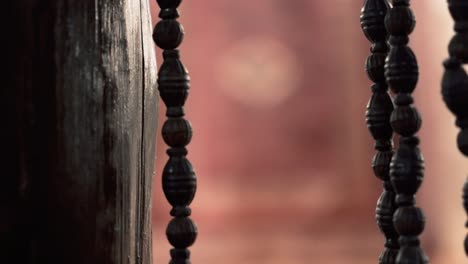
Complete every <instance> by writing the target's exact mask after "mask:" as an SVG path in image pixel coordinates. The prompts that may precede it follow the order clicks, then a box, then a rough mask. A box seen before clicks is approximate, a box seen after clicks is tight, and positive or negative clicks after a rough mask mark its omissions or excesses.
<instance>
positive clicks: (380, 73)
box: [366, 53, 387, 82]
mask: <svg viewBox="0 0 468 264" xmlns="http://www.w3.org/2000/svg"><path fill="white" fill-rule="evenodd" d="M386 56H387V55H386V53H374V54H371V55H369V57H368V58H367V61H366V71H367V76H369V79H371V80H372V81H373V82H385V74H384V72H385V70H384V65H385V57H386Z"/></svg>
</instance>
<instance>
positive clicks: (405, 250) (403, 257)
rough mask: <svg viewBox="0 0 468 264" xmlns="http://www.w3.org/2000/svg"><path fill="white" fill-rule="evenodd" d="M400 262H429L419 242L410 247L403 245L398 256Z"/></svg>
mask: <svg viewBox="0 0 468 264" xmlns="http://www.w3.org/2000/svg"><path fill="white" fill-rule="evenodd" d="M400 243H401V242H400ZM396 263H398V264H427V263H429V260H428V258H427V257H426V255H425V254H424V252H423V251H422V250H421V248H420V247H419V243H417V245H413V246H410V247H402V248H401V249H400V252H399V253H398V256H397V261H396Z"/></svg>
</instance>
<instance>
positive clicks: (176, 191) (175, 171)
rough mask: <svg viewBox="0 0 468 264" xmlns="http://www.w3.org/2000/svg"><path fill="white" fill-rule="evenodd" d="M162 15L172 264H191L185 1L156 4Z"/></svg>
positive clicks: (158, 38) (158, 29) (165, 180)
mask: <svg viewBox="0 0 468 264" xmlns="http://www.w3.org/2000/svg"><path fill="white" fill-rule="evenodd" d="M157 2H158V4H159V7H160V8H161V12H160V13H159V17H160V18H161V19H162V20H160V21H159V22H158V23H157V24H156V26H155V28H154V33H153V39H154V41H155V43H156V45H157V46H158V47H160V48H161V49H163V50H164V51H163V59H164V61H163V63H162V65H161V67H160V69H159V73H158V85H159V92H160V96H161V99H162V100H163V101H164V103H165V105H166V107H167V111H166V116H167V118H168V119H167V120H166V121H165V123H164V125H163V128H162V135H163V139H164V141H165V142H166V144H167V145H168V146H169V149H168V150H167V154H168V155H169V160H168V161H167V163H166V166H165V167H164V170H163V176H162V184H163V190H164V194H165V196H166V198H167V200H168V201H169V203H170V204H171V205H172V207H173V208H172V210H171V215H172V216H173V218H172V220H171V221H170V223H169V225H168V227H167V230H166V235H167V239H168V240H169V242H170V243H171V245H172V246H173V247H174V248H173V249H172V250H171V262H170V263H171V264H189V263H190V251H189V250H188V247H190V246H191V245H192V244H193V243H194V242H195V240H196V237H197V233H198V231H197V227H196V225H195V223H194V222H193V221H192V219H191V218H190V217H189V216H190V214H191V209H190V208H189V205H190V203H191V202H192V200H193V198H194V196H195V191H196V186H197V184H196V177H195V172H194V170H193V168H192V165H191V164H190V162H189V161H188V159H187V157H186V156H187V149H186V146H187V145H188V144H189V143H190V140H191V138H192V127H191V125H190V123H189V122H188V121H187V120H186V119H185V118H184V115H185V113H184V104H185V101H186V99H187V96H188V89H189V87H190V84H189V81H190V78H189V76H188V72H187V70H186V69H185V67H184V65H183V64H182V62H181V61H180V56H179V50H178V49H177V48H178V47H179V45H180V44H181V43H182V40H183V37H184V30H183V27H182V25H181V24H180V23H179V22H178V21H177V20H176V19H177V18H178V17H179V13H178V10H177V8H178V7H179V5H180V3H181V2H182V0H157Z"/></svg>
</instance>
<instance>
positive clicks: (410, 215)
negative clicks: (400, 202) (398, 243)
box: [393, 206, 426, 236]
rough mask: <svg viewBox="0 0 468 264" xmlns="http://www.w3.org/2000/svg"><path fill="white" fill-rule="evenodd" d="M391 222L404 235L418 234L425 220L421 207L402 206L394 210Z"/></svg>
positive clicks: (422, 228) (421, 230)
mask: <svg viewBox="0 0 468 264" xmlns="http://www.w3.org/2000/svg"><path fill="white" fill-rule="evenodd" d="M393 223H394V225H395V228H396V230H397V231H398V233H400V234H404V235H405V236H419V235H420V234H421V233H422V232H423V230H424V225H425V223H426V220H425V219H424V215H423V213H422V211H421V209H419V208H417V207H414V206H403V207H399V208H398V209H397V210H396V212H395V215H394V221H393Z"/></svg>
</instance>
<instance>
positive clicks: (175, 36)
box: [153, 19, 185, 50]
mask: <svg viewBox="0 0 468 264" xmlns="http://www.w3.org/2000/svg"><path fill="white" fill-rule="evenodd" d="M184 34H185V32H184V28H183V27H182V25H181V24H180V23H179V22H178V21H177V20H174V19H163V20H161V21H159V22H158V23H157V24H156V26H155V27H154V31H153V40H154V42H155V43H156V45H158V47H160V48H161V49H165V50H171V49H176V48H177V47H179V45H180V43H182V41H183V39H184Z"/></svg>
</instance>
